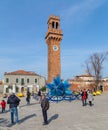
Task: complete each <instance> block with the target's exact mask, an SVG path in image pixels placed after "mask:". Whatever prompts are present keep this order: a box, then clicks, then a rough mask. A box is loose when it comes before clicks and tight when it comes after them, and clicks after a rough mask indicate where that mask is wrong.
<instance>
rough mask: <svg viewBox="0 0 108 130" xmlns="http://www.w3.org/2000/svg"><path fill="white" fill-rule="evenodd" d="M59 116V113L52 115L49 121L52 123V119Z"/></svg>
mask: <svg viewBox="0 0 108 130" xmlns="http://www.w3.org/2000/svg"><path fill="white" fill-rule="evenodd" d="M58 116H59V115H58V114H55V115H53V116H52V117H50V119H49V120H48V123H50V122H51V121H52V120H56V119H57V118H58Z"/></svg>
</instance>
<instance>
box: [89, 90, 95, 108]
mask: <svg viewBox="0 0 108 130" xmlns="http://www.w3.org/2000/svg"><path fill="white" fill-rule="evenodd" d="M93 100H94V98H93V94H92V91H89V93H88V101H89V105H90V106H92V105H93V104H92V101H93Z"/></svg>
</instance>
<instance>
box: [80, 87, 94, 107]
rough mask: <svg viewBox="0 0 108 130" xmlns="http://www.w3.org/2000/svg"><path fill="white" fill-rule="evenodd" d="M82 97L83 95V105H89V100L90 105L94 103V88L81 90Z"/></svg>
mask: <svg viewBox="0 0 108 130" xmlns="http://www.w3.org/2000/svg"><path fill="white" fill-rule="evenodd" d="M81 97H82V105H83V106H86V105H87V100H88V103H89V105H90V106H92V105H93V103H92V102H93V100H94V98H93V94H92V90H88V91H86V89H84V90H83V91H81Z"/></svg>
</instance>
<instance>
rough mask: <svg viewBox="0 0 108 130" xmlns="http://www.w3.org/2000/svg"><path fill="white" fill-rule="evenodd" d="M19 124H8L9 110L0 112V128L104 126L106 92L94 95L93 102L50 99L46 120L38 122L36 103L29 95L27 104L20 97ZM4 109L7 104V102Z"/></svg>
mask: <svg viewBox="0 0 108 130" xmlns="http://www.w3.org/2000/svg"><path fill="white" fill-rule="evenodd" d="M21 100H22V101H21V104H20V109H19V120H20V123H19V124H15V125H13V126H11V125H10V119H9V118H10V113H9V112H6V113H4V114H2V113H0V130H8V129H9V130H23V129H24V130H108V93H107V92H105V93H104V94H102V95H101V96H96V97H95V98H94V106H92V107H90V106H86V107H83V106H82V102H81V101H72V102H68V101H63V102H60V103H50V109H49V111H48V119H49V124H48V125H46V126H43V125H42V122H43V118H42V113H41V108H40V104H38V103H37V101H35V100H34V99H31V105H29V106H27V105H26V101H25V97H24V98H21ZM7 110H8V105H7Z"/></svg>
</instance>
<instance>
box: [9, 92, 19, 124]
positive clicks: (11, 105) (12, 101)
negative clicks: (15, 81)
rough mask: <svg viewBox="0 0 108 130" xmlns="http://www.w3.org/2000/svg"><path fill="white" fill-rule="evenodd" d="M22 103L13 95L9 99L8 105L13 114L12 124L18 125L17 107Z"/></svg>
mask: <svg viewBox="0 0 108 130" xmlns="http://www.w3.org/2000/svg"><path fill="white" fill-rule="evenodd" d="M19 103H20V99H19V98H18V97H17V96H16V95H15V94H14V93H12V94H11V95H10V96H9V97H8V99H7V104H9V108H10V113H11V123H12V124H14V123H15V122H16V123H18V121H19V120H18V109H17V106H18V105H19ZM14 116H15V122H14Z"/></svg>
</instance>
